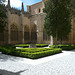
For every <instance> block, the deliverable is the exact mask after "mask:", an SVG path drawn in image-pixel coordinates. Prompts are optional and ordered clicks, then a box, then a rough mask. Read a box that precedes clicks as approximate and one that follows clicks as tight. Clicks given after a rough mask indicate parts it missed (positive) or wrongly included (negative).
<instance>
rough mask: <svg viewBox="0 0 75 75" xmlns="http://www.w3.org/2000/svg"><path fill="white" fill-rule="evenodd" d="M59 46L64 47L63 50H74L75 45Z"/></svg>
mask: <svg viewBox="0 0 75 75" xmlns="http://www.w3.org/2000/svg"><path fill="white" fill-rule="evenodd" d="M50 48H55V45H52V46H50ZM57 48H62V50H73V49H75V45H57Z"/></svg>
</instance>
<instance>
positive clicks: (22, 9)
mask: <svg viewBox="0 0 75 75" xmlns="http://www.w3.org/2000/svg"><path fill="white" fill-rule="evenodd" d="M22 12H24V5H23V2H22Z"/></svg>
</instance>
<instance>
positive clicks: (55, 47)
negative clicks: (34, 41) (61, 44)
mask: <svg viewBox="0 0 75 75" xmlns="http://www.w3.org/2000/svg"><path fill="white" fill-rule="evenodd" d="M56 45H57V31H56V38H55V48H56Z"/></svg>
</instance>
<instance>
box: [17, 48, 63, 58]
mask: <svg viewBox="0 0 75 75" xmlns="http://www.w3.org/2000/svg"><path fill="white" fill-rule="evenodd" d="M60 52H62V49H61V48H56V49H52V50H51V49H50V50H48V49H47V50H45V51H39V52H32V53H30V52H19V51H17V53H18V54H19V56H21V57H27V58H31V59H37V58H41V57H45V56H49V55H53V54H56V53H60Z"/></svg>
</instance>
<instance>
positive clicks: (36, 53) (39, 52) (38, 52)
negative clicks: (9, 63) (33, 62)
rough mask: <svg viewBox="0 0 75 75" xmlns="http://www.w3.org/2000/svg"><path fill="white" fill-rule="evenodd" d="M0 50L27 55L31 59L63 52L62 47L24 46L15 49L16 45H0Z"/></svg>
mask: <svg viewBox="0 0 75 75" xmlns="http://www.w3.org/2000/svg"><path fill="white" fill-rule="evenodd" d="M0 51H1V52H2V53H4V54H8V55H13V56H18V57H25V58H30V59H37V58H42V57H46V56H50V55H53V54H57V53H61V52H62V49H61V48H22V49H15V48H14V47H12V46H11V47H5V46H4V47H3V46H0Z"/></svg>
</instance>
